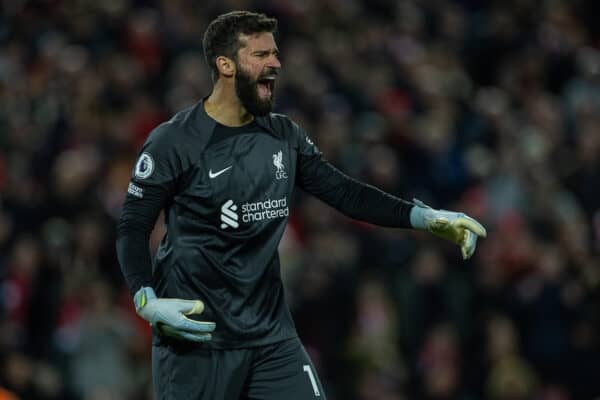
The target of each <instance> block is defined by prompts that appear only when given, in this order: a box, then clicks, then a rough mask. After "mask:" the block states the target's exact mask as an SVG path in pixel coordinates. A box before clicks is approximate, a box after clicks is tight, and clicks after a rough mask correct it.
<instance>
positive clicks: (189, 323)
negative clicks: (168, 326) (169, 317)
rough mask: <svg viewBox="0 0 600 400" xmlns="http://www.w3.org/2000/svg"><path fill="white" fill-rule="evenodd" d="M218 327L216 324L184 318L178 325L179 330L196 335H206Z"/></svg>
mask: <svg viewBox="0 0 600 400" xmlns="http://www.w3.org/2000/svg"><path fill="white" fill-rule="evenodd" d="M216 327H217V325H216V324H215V323H214V322H208V321H195V320H193V319H190V318H186V317H183V318H182V319H181V321H179V323H178V324H177V328H178V329H181V330H185V331H188V332H194V333H206V332H212V331H214V330H215V328H216Z"/></svg>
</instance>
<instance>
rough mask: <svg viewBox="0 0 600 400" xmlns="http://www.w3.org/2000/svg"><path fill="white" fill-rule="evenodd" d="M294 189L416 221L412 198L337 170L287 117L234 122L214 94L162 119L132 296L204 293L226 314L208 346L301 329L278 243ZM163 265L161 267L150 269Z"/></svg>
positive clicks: (136, 240)
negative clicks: (220, 110) (155, 235)
mask: <svg viewBox="0 0 600 400" xmlns="http://www.w3.org/2000/svg"><path fill="white" fill-rule="evenodd" d="M295 186H299V187H300V188H302V189H303V190H305V191H307V192H309V193H311V194H313V195H315V196H317V197H318V198H320V199H321V200H323V201H325V202H326V203H327V204H329V205H331V206H333V207H335V208H336V209H338V210H340V211H341V212H342V213H344V214H346V215H348V216H350V217H353V218H356V219H360V220H363V221H366V222H370V223H373V224H377V225H382V226H391V227H404V228H408V227H410V218H409V214H410V209H411V208H412V204H411V203H408V202H406V201H404V200H401V199H399V198H396V197H394V196H391V195H389V194H386V193H384V192H382V191H380V190H378V189H376V188H374V187H372V186H369V185H365V184H363V183H360V182H358V181H356V180H354V179H352V178H350V177H348V176H346V175H344V174H343V173H341V172H340V171H339V170H337V169H336V168H335V167H333V166H332V165H331V164H330V163H328V162H327V161H326V160H325V159H324V158H323V156H322V154H321V153H320V152H319V150H318V149H317V147H316V146H315V145H314V143H313V142H312V141H311V140H310V138H308V136H307V135H306V134H305V133H304V131H303V130H302V129H301V128H300V127H298V125H296V124H295V123H294V122H292V121H291V120H290V119H289V118H287V117H286V116H284V115H279V114H270V115H269V116H267V117H261V118H256V119H255V120H254V121H253V122H252V123H250V124H248V125H245V126H242V127H234V128H231V127H225V126H223V125H220V124H218V123H217V122H216V121H215V120H213V119H212V118H210V117H209V116H208V115H207V114H206V112H205V111H204V106H203V101H201V102H199V103H198V104H196V105H195V106H193V107H191V108H189V109H186V110H184V111H182V112H180V113H178V114H176V115H175V116H174V117H173V118H172V119H171V120H170V121H168V122H165V123H163V124H161V125H160V126H158V127H157V128H156V129H154V131H152V133H151V134H150V135H149V137H148V139H147V141H146V143H145V144H144V146H143V148H142V150H141V152H140V155H139V158H138V162H137V163H136V166H135V168H134V172H133V174H132V179H131V182H130V185H129V189H128V194H127V197H126V200H125V204H124V206H123V211H122V215H121V219H120V221H119V225H118V238H117V254H118V257H119V262H120V264H121V269H122V271H123V274H124V276H125V279H126V281H127V284H128V285H129V288H130V290H131V292H132V293H135V292H136V291H137V290H138V289H139V288H140V287H141V286H143V285H144V286H152V287H153V288H154V290H155V291H156V294H157V296H159V297H163V298H183V299H201V300H202V301H204V303H205V306H206V308H205V312H204V313H203V314H202V315H201V316H199V318H198V319H200V320H207V321H214V322H216V325H217V327H216V330H215V332H214V334H213V340H212V341H210V342H208V343H206V344H203V345H202V346H205V347H207V348H242V347H253V346H258V345H264V344H268V343H274V342H277V341H280V340H284V339H288V338H292V337H295V336H296V332H295V328H294V324H293V322H292V319H291V316H290V313H289V310H288V307H287V305H286V302H285V298H284V291H283V286H282V282H281V277H280V265H279V256H278V252H277V247H278V244H279V241H280V240H281V237H282V235H283V232H284V229H285V226H286V223H287V216H288V214H289V207H290V201H291V199H292V192H293V189H294V187H295ZM161 210H164V211H165V223H166V228H167V229H166V230H167V233H166V235H165V237H164V238H163V239H162V241H161V244H160V246H159V249H158V251H157V254H156V256H155V259H154V263H152V262H151V260H150V255H149V251H148V237H149V235H150V232H151V231H152V228H153V226H154V223H155V221H156V219H157V217H158V215H159V213H160V211H161ZM150 265H152V268H150Z"/></svg>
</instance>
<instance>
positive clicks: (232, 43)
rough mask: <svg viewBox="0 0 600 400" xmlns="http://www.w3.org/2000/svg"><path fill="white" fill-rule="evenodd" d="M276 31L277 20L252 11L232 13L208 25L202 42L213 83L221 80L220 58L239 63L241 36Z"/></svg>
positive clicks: (221, 16)
mask: <svg viewBox="0 0 600 400" xmlns="http://www.w3.org/2000/svg"><path fill="white" fill-rule="evenodd" d="M276 30H277V20H276V19H275V18H269V17H267V16H266V15H265V14H259V13H254V12H250V11H232V12H229V13H227V14H223V15H219V16H218V17H217V18H215V19H214V20H213V21H212V22H211V23H210V24H209V25H208V28H207V29H206V32H204V39H203V40H202V45H203V47H204V59H205V60H206V63H207V64H208V68H209V69H210V74H211V77H212V80H213V82H216V80H217V79H218V78H219V70H218V69H217V66H216V63H215V61H216V59H217V57H218V56H226V57H229V58H231V59H232V60H234V61H236V62H237V52H238V50H239V49H240V47H242V43H241V42H240V40H239V36H240V34H244V35H250V34H253V33H262V32H271V33H273V32H275V31H276Z"/></svg>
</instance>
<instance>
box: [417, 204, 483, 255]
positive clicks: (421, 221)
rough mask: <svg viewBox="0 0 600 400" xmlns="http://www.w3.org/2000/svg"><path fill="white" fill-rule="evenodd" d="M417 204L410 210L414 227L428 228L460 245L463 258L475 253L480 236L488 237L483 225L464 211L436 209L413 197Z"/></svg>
mask: <svg viewBox="0 0 600 400" xmlns="http://www.w3.org/2000/svg"><path fill="white" fill-rule="evenodd" d="M413 203H414V204H415V206H414V207H413V208H412V210H411V212H410V222H411V224H412V226H413V227H414V228H417V229H426V230H428V231H429V232H431V233H433V234H434V235H436V236H439V237H441V238H443V239H446V240H449V241H451V242H452V243H454V244H457V245H459V246H460V250H461V253H462V256H463V259H464V260H466V259H468V258H469V257H471V256H472V255H473V253H475V247H476V246H477V238H478V237H486V236H487V232H486V230H485V228H484V227H483V225H481V224H480V223H479V222H477V221H475V220H474V219H473V218H471V217H469V216H468V215H465V214H463V213H457V212H453V211H446V210H435V209H433V208H431V207H429V206H428V205H426V204H425V203H423V202H422V201H421V200H417V199H413Z"/></svg>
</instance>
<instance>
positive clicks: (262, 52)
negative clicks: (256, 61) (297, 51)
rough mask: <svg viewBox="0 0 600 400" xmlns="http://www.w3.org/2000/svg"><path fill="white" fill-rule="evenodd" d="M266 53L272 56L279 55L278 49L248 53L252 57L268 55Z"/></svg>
mask: <svg viewBox="0 0 600 400" xmlns="http://www.w3.org/2000/svg"><path fill="white" fill-rule="evenodd" d="M268 53H274V54H277V55H279V49H278V48H275V49H272V50H254V51H253V52H252V53H250V54H253V55H260V54H268Z"/></svg>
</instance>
